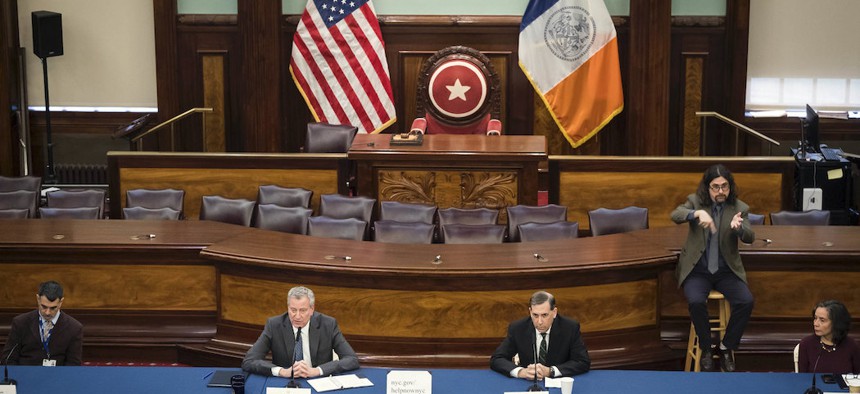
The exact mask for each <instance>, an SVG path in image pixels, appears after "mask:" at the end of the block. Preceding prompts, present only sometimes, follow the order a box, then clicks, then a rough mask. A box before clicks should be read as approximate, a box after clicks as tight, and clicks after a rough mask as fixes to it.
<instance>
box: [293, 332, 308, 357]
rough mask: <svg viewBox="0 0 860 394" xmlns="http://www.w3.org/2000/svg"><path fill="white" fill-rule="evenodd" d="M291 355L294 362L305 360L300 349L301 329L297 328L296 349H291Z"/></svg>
mask: <svg viewBox="0 0 860 394" xmlns="http://www.w3.org/2000/svg"><path fill="white" fill-rule="evenodd" d="M293 355H294V356H295V357H294V358H295V360H296V361H302V360H304V359H305V355H304V348H303V347H302V329H301V328H299V329H298V332H297V333H296V347H295V348H294V349H293Z"/></svg>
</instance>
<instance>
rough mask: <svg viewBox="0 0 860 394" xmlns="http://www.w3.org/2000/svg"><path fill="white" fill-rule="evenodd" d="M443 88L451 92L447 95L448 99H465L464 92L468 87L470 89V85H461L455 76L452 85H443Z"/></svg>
mask: <svg viewBox="0 0 860 394" xmlns="http://www.w3.org/2000/svg"><path fill="white" fill-rule="evenodd" d="M445 88H447V89H448V91H450V92H451V94H450V95H449V96H448V100H449V101H450V100H453V99H455V98H458V99H461V100H463V101H466V92H468V91H469V89H471V88H472V87H471V86H463V85H461V84H460V78H457V80H456V81H454V84H453V85H448V86H445Z"/></svg>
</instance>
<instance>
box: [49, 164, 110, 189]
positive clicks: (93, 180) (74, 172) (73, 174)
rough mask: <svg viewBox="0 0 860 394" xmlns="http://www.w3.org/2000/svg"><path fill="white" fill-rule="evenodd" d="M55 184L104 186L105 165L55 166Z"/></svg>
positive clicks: (105, 181) (105, 177)
mask: <svg viewBox="0 0 860 394" xmlns="http://www.w3.org/2000/svg"><path fill="white" fill-rule="evenodd" d="M54 174H55V175H56V176H57V183H59V184H66V185H106V184H107V183H108V181H107V165H106V164H57V165H56V166H54Z"/></svg>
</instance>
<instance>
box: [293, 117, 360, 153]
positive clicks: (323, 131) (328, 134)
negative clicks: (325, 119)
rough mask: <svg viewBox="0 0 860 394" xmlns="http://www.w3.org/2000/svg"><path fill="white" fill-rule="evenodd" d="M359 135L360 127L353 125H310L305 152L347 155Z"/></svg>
mask: <svg viewBox="0 0 860 394" xmlns="http://www.w3.org/2000/svg"><path fill="white" fill-rule="evenodd" d="M357 133H358V127H355V126H351V125H335V124H328V123H308V131H307V134H306V135H305V148H304V151H305V152H307V153H346V152H347V151H349V148H350V147H351V146H352V140H353V139H354V138H355V135H356V134H357Z"/></svg>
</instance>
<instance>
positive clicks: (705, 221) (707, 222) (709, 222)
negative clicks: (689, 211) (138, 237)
mask: <svg viewBox="0 0 860 394" xmlns="http://www.w3.org/2000/svg"><path fill="white" fill-rule="evenodd" d="M693 217H695V218H696V219H699V227H702V228H706V229H708V230H710V231H711V234H715V233H716V232H717V227H716V226H714V219H713V218H712V217H711V215H710V214H709V213H708V211H705V210H704V209H700V210H698V211H696V212H694V213H693Z"/></svg>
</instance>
